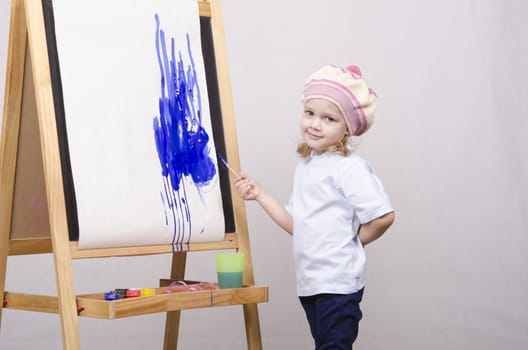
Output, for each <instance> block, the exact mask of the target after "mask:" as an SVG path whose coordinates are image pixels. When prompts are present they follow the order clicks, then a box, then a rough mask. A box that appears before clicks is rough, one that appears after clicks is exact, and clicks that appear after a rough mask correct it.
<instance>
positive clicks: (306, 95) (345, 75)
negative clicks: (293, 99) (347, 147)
mask: <svg viewBox="0 0 528 350" xmlns="http://www.w3.org/2000/svg"><path fill="white" fill-rule="evenodd" d="M311 98H323V99H326V100H329V101H330V102H333V103H334V104H335V105H336V106H337V107H338V108H339V110H340V111H341V113H342V114H343V117H345V121H346V124H347V127H348V130H349V132H350V133H351V134H352V135H355V136H359V135H361V134H363V133H364V132H365V131H367V130H368V129H369V128H370V126H371V125H372V123H373V121H374V110H375V109H376V105H377V96H376V93H375V92H374V90H372V89H370V88H369V87H368V86H367V84H366V83H365V80H363V79H362V78H361V71H360V70H359V68H358V67H356V66H348V67H346V68H339V67H335V66H324V67H323V68H321V69H319V70H318V71H317V72H315V73H313V74H312V75H310V76H309V77H308V80H307V81H306V84H305V85H304V91H303V96H302V102H303V103H304V102H306V101H308V100H309V99H311Z"/></svg>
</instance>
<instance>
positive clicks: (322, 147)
mask: <svg viewBox="0 0 528 350" xmlns="http://www.w3.org/2000/svg"><path fill="white" fill-rule="evenodd" d="M346 133H347V126H346V123H345V119H344V118H343V115H342V114H341V112H340V111H339V108H337V106H336V105H335V104H334V103H332V102H330V101H328V100H325V99H322V98H312V99H309V100H308V101H306V102H305V103H304V113H303V115H302V117H301V135H302V137H303V139H304V142H305V143H306V144H307V145H308V146H310V147H311V148H312V149H313V152H314V154H321V153H323V152H324V151H326V149H328V147H330V146H333V145H335V144H337V143H339V142H341V140H342V139H343V137H344V136H345V134H346Z"/></svg>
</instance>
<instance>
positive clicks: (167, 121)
mask: <svg viewBox="0 0 528 350" xmlns="http://www.w3.org/2000/svg"><path fill="white" fill-rule="evenodd" d="M53 7H54V17H55V26H56V27H55V31H56V37H57V49H58V53H59V64H60V71H61V79H62V86H63V93H64V105H65V113H66V125H67V132H68V142H69V151H70V156H71V165H72V173H73V180H74V186H75V194H76V199H77V209H78V217H79V248H80V249H84V248H102V247H125V246H138V245H152V244H173V245H174V247H175V249H181V247H182V245H184V244H186V243H188V242H202V241H220V240H222V239H223V236H224V232H225V231H224V217H223V209H222V201H221V193H220V185H219V178H218V167H217V161H216V151H215V147H214V142H213V135H212V129H211V122H210V115H209V102H208V95H207V88H206V83H205V72H204V64H203V58H202V51H201V42H200V25H199V14H198V5H197V1H196V0H183V1H182V0H179V1H174V0H155V1H129V0H119V1H105V0H91V1H84V2H77V1H68V0H55V1H53ZM188 39H189V43H188V42H187V40H188ZM172 44H174V47H173V48H172ZM164 46H165V48H166V50H164V49H163V47H164ZM173 54H174V57H173ZM173 58H174V60H175V65H172V66H171V63H170V62H171V60H172V59H173ZM178 63H180V64H181V67H183V69H184V70H183V71H184V72H185V74H184V76H185V78H184V80H183V81H180V82H179V84H181V86H180V87H183V90H188V89H192V90H193V91H192V93H190V95H191V98H189V99H180V102H179V103H178V102H177V99H176V98H175V96H180V97H181V96H182V95H183V91H180V92H178V91H177V90H174V88H173V87H175V86H176V85H178V84H175V76H176V75H177V74H178V72H180V69H178V68H176V67H177V66H178ZM189 69H190V70H189ZM194 71H195V75H196V76H195V77H194V76H192V75H193V73H194ZM162 78H163V79H162ZM194 83H196V85H194ZM173 85H174V86H173ZM169 101H170V103H171V104H172V105H173V106H177V108H176V109H174V108H172V109H171V110H170V111H169V110H168V109H165V110H162V109H161V107H160V106H162V105H168V103H169ZM178 109H182V110H184V112H181V111H180V112H175V111H177V110H178ZM156 123H157V124H158V125H159V126H160V128H161V129H163V130H165V131H169V132H168V134H167V133H165V134H164V135H165V136H167V135H168V136H169V138H168V139H166V140H163V139H162V140H161V141H160V140H158V141H159V145H161V148H159V149H158V148H157V147H156V138H155V131H154V129H155V128H154V124H156ZM206 136H208V142H207V144H205V147H204V149H203V151H202V152H197V151H196V149H197V147H200V146H202V143H203V142H205V140H204V138H205V137H206ZM167 140H172V143H170V142H169V141H167ZM177 146H178V147H179V151H178V150H177V148H178V147H177ZM160 154H161V157H160ZM163 155H165V157H163ZM200 157H203V158H200ZM162 164H163V165H164V166H165V169H166V170H168V171H172V173H170V174H169V173H165V174H162ZM190 164H194V165H193V167H190ZM164 175H165V176H164ZM178 180H180V181H178ZM171 183H172V187H171Z"/></svg>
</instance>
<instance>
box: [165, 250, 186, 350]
mask: <svg viewBox="0 0 528 350" xmlns="http://www.w3.org/2000/svg"><path fill="white" fill-rule="evenodd" d="M186 261H187V253H186V252H177V253H174V254H172V267H171V279H180V280H183V279H184V277H185V263H186ZM180 315H181V311H180V310H178V311H169V312H167V318H166V321H165V340H164V341H163V349H164V350H176V349H177V348H178V335H179V332H180Z"/></svg>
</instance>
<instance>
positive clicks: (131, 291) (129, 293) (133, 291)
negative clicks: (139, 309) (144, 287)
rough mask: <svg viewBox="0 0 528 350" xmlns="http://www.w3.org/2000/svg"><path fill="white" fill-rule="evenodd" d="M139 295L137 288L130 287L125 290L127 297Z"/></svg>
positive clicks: (139, 291) (139, 290)
mask: <svg viewBox="0 0 528 350" xmlns="http://www.w3.org/2000/svg"><path fill="white" fill-rule="evenodd" d="M139 296H141V289H139V288H131V289H127V290H126V297H127V298H137V297H139Z"/></svg>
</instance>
